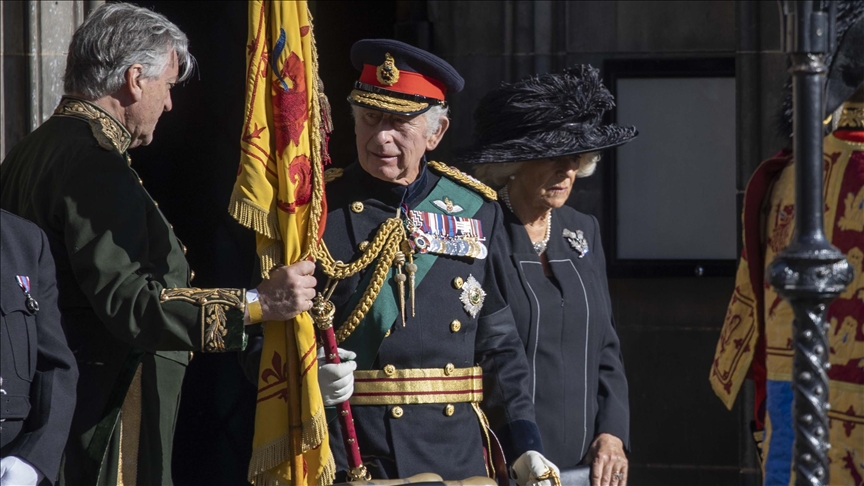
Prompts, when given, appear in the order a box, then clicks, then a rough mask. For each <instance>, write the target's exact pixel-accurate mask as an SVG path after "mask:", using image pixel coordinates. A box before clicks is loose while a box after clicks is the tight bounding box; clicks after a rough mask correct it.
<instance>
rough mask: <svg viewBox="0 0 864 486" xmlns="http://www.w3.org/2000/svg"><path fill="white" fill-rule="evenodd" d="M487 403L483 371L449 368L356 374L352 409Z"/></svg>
mask: <svg viewBox="0 0 864 486" xmlns="http://www.w3.org/2000/svg"><path fill="white" fill-rule="evenodd" d="M482 400H483V369H482V368H480V367H479V366H474V367H471V368H453V367H452V365H448V366H447V368H432V369H413V370H396V369H394V368H393V367H392V365H387V366H385V367H384V370H382V371H378V370H361V371H355V372H354V394H353V395H351V400H350V403H351V405H409V404H420V403H467V402H480V401H482Z"/></svg>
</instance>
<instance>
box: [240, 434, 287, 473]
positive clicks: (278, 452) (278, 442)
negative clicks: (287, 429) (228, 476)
mask: <svg viewBox="0 0 864 486" xmlns="http://www.w3.org/2000/svg"><path fill="white" fill-rule="evenodd" d="M290 455H291V434H290V433H288V434H285V435H283V436H282V437H277V438H276V439H273V440H271V441H270V442H268V443H266V444H264V445H262V446H260V447H258V448H257V449H254V450H253V451H252V459H251V460H250V461H249V473H248V474H247V478H248V479H249V482H250V483H253V484H256V485H258V484H267V483H258V482H256V480H257V479H258V478H260V477H261V476H262V475H263V474H264V473H266V472H267V471H268V470H270V469H273V468H274V467H276V466H278V465H279V464H282V463H283V462H285V460H286V459H287V458H288V457H289V456H290ZM273 484H275V483H273Z"/></svg>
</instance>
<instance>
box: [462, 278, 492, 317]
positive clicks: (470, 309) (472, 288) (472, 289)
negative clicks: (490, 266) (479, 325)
mask: <svg viewBox="0 0 864 486" xmlns="http://www.w3.org/2000/svg"><path fill="white" fill-rule="evenodd" d="M485 299H486V291H484V290H483V288H482V287H480V282H478V281H477V279H476V278H474V276H473V275H468V279H466V280H465V283H464V284H462V295H460V296H459V300H461V301H462V307H463V308H464V309H465V312H467V313H468V315H469V316H471V318H472V319H473V318H475V317H477V314H479V313H480V309H482V308H483V301H484V300H485Z"/></svg>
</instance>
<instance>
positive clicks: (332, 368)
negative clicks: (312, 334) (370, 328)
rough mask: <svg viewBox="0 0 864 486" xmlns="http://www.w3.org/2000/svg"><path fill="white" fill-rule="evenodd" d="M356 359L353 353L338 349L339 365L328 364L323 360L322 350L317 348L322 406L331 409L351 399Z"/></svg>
mask: <svg viewBox="0 0 864 486" xmlns="http://www.w3.org/2000/svg"><path fill="white" fill-rule="evenodd" d="M356 357H357V354H355V353H354V352H353V351H348V350H347V349H342V348H339V359H341V360H342V362H341V363H339V364H328V363H327V359H326V358H324V348H318V386H319V387H320V388H321V396H322V397H323V398H324V406H325V407H332V406H333V405H337V404H339V403H342V402H344V401H345V400H348V399H349V398H351V394H352V393H354V370H356V369H357V363H355V362H354V361H350V360H353V359H354V358H356Z"/></svg>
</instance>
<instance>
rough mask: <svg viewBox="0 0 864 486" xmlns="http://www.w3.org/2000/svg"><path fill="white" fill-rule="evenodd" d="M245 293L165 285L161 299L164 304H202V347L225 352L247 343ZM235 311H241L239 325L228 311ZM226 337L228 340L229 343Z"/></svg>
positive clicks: (243, 290) (216, 351) (205, 350)
mask: <svg viewBox="0 0 864 486" xmlns="http://www.w3.org/2000/svg"><path fill="white" fill-rule="evenodd" d="M245 295H246V290H245V289H196V288H182V289H162V293H161V294H160V295H159V300H160V301H161V302H162V303H163V304H164V303H166V302H171V301H175V300H179V301H183V302H189V303H190V304H195V305H198V306H199V307H200V308H201V350H202V351H204V352H209V353H222V352H225V351H237V350H240V349H243V347H244V345H245V341H246V339H245V337H246V336H245V333H243V314H244V313H245V311H246V304H245V300H246V299H245ZM232 311H234V313H236V312H239V317H240V319H239V328H238V323H237V322H236V318H235V319H233V320H230V321H229V319H228V317H229V316H228V314H229V313H232ZM235 317H236V316H235ZM238 329H239V334H241V335H242V341H243V343H242V344H241V345H240V346H237V343H235V342H234V341H235V340H236V339H235V338H236V337H237V334H238V333H237V331H238ZM229 331H230V332H229ZM226 340H228V341H229V343H228V344H227V345H226Z"/></svg>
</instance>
